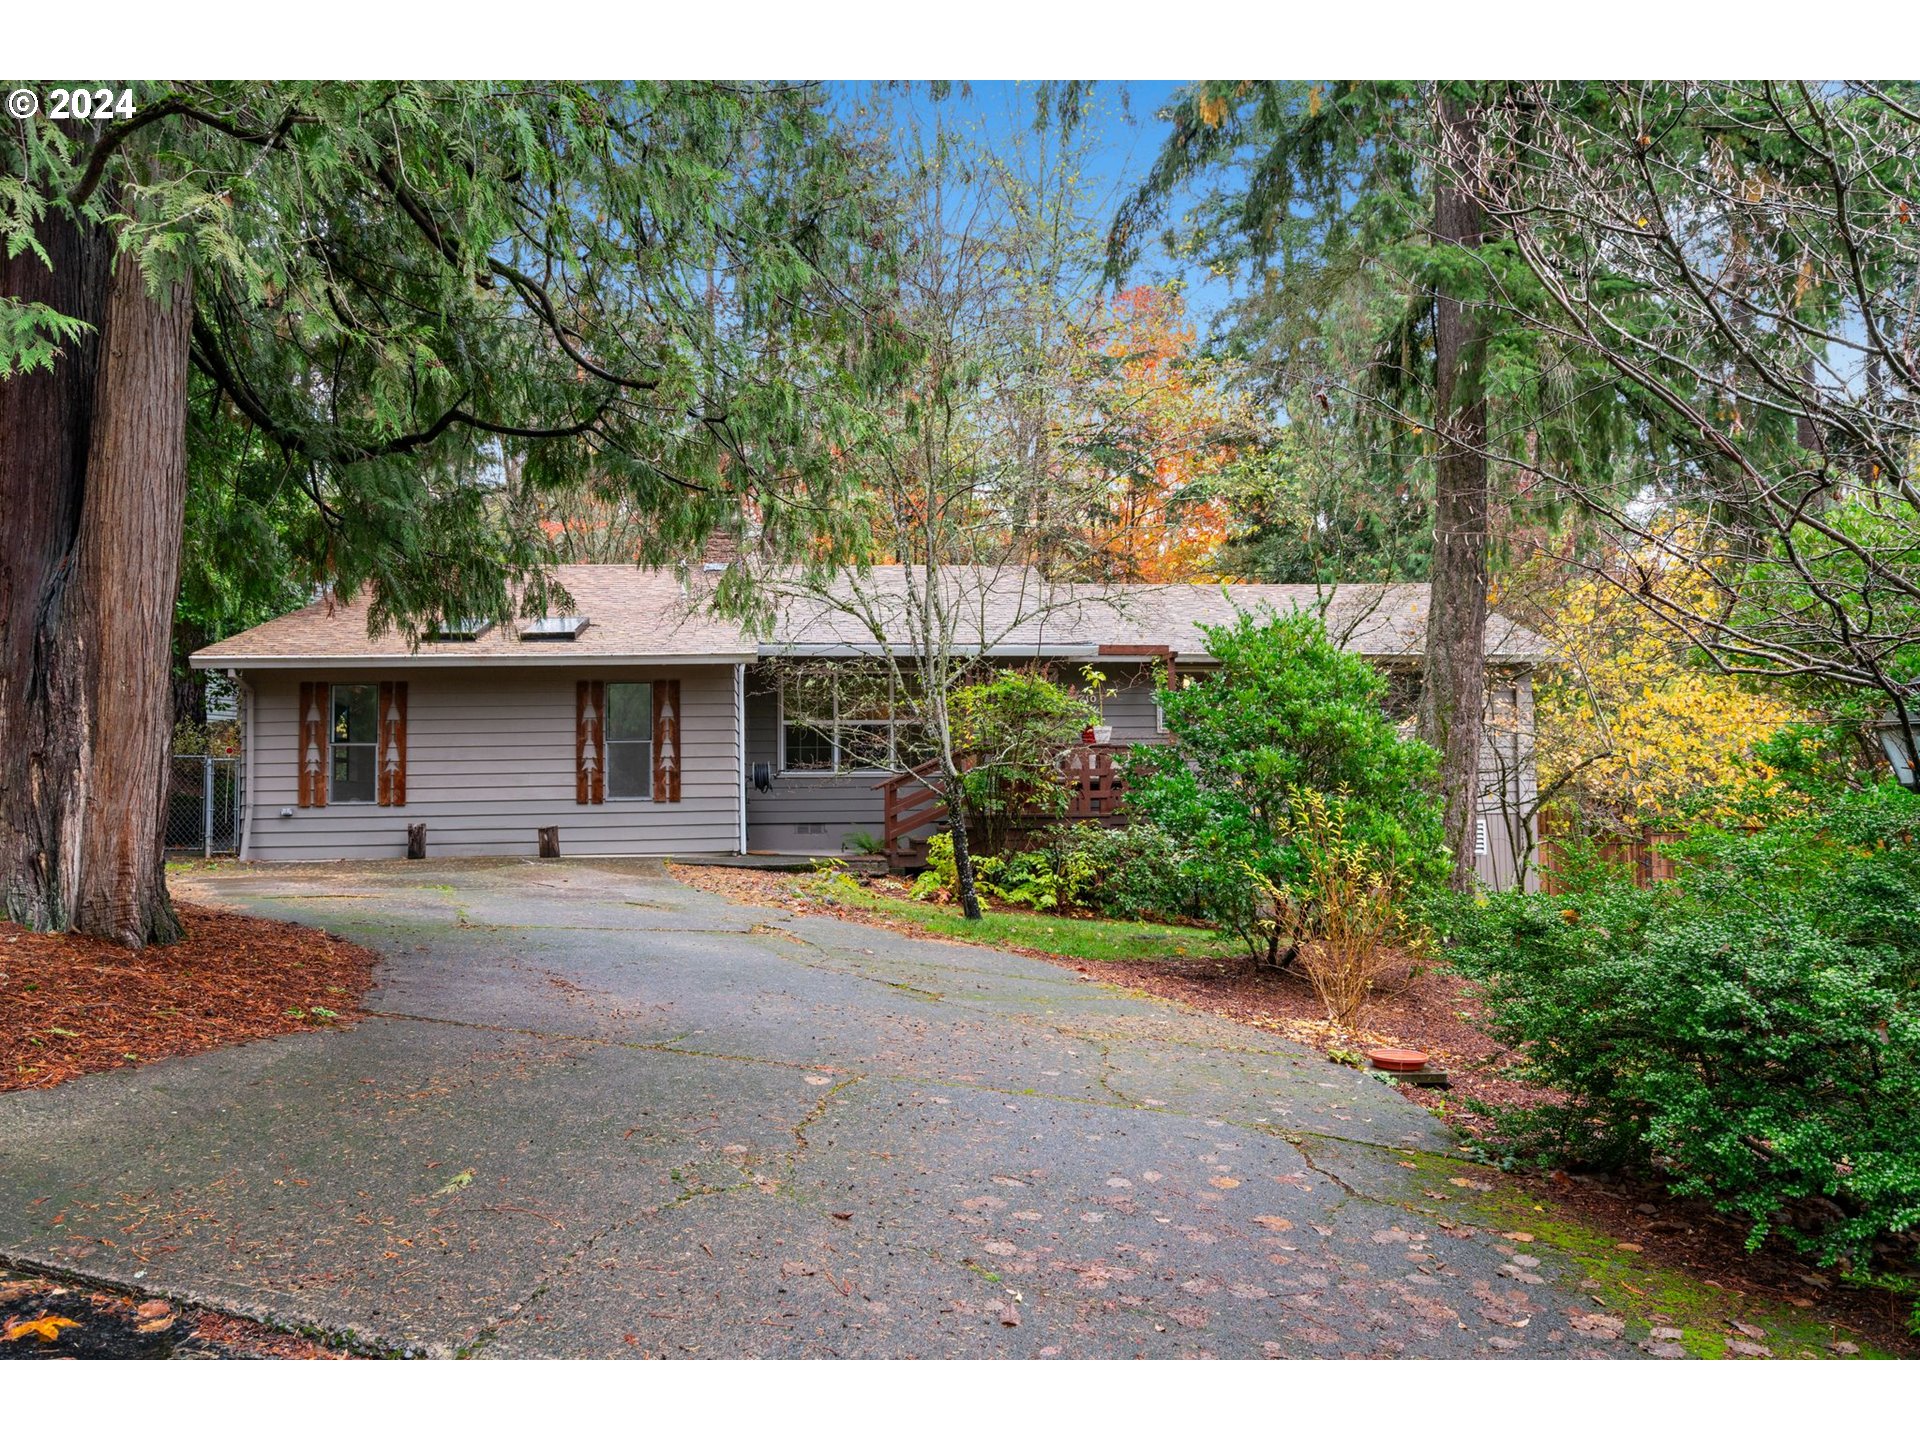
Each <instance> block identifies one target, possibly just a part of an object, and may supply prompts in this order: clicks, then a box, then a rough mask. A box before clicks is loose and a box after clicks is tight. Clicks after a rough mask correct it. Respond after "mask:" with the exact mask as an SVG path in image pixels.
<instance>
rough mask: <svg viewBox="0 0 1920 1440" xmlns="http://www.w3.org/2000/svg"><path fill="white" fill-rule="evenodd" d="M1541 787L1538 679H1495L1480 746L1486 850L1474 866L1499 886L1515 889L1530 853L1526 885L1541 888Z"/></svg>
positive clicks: (1487, 881) (1493, 885)
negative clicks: (1536, 760) (1536, 738)
mask: <svg viewBox="0 0 1920 1440" xmlns="http://www.w3.org/2000/svg"><path fill="white" fill-rule="evenodd" d="M1538 795H1539V788H1538V784H1537V782H1536V778H1535V773H1534V764H1533V679H1532V677H1531V676H1528V675H1519V676H1512V677H1506V678H1505V679H1504V680H1502V679H1496V680H1495V681H1494V683H1493V685H1492V688H1491V689H1490V690H1489V692H1488V704H1487V720H1486V730H1485V733H1484V735H1483V737H1482V740H1481V747H1480V819H1481V821H1482V822H1483V823H1484V824H1485V825H1486V829H1487V850H1486V853H1485V854H1476V855H1475V856H1474V865H1473V868H1474V871H1475V873H1476V874H1478V875H1479V877H1480V879H1481V881H1482V883H1484V884H1486V885H1487V886H1489V887H1490V888H1492V889H1495V890H1511V889H1512V888H1513V886H1514V883H1515V881H1516V879H1517V878H1518V876H1519V872H1520V863H1521V859H1522V857H1527V859H1528V870H1527V877H1526V888H1527V889H1529V890H1537V889H1539V888H1540V875H1539V872H1538V870H1537V869H1535V868H1534V866H1533V861H1534V859H1536V858H1537V856H1535V854H1534V852H1535V847H1536V844H1537V842H1538V838H1539V820H1538V816H1537V815H1535V813H1534V812H1535V810H1536V809H1537V799H1538Z"/></svg>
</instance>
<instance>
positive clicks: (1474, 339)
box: [1420, 98, 1488, 890]
mask: <svg viewBox="0 0 1920 1440" xmlns="http://www.w3.org/2000/svg"><path fill="white" fill-rule="evenodd" d="M1438 122H1439V135H1440V144H1441V146H1442V149H1443V154H1446V155H1447V156H1448V158H1449V160H1450V162H1451V163H1449V164H1445V165H1442V166H1441V167H1439V169H1440V178H1439V183H1438V184H1437V186H1436V189H1435V193H1434V238H1435V242H1436V243H1437V244H1440V245H1449V246H1455V247H1464V248H1469V249H1470V248H1474V247H1477V246H1478V245H1479V244H1480V242H1481V239H1482V236H1483V233H1484V231H1485V228H1486V218H1485V215H1484V214H1483V212H1482V211H1481V208H1480V205H1479V203H1478V201H1477V200H1475V198H1474V197H1473V194H1472V192H1471V191H1470V190H1469V189H1468V188H1467V182H1466V181H1465V179H1464V178H1462V177H1463V175H1465V174H1470V173H1471V165H1470V162H1471V157H1472V150H1473V142H1474V129H1475V126H1474V121H1473V120H1472V118H1471V117H1470V116H1469V115H1468V114H1467V112H1466V111H1465V109H1464V108H1463V107H1462V106H1461V105H1460V104H1459V102H1458V101H1456V100H1453V99H1451V98H1443V99H1442V100H1441V101H1440V103H1439V113H1438ZM1485 345H1486V342H1485V336H1484V335H1483V334H1482V332H1481V329H1480V326H1479V323H1478V321H1477V319H1476V318H1475V316H1474V313H1473V309H1472V307H1471V305H1470V304H1468V303H1467V302H1466V301H1465V300H1464V299H1463V298H1462V297H1460V296H1458V295H1455V294H1450V293H1448V290H1447V288H1446V287H1444V286H1443V287H1442V288H1440V289H1439V290H1437V291H1436V293H1435V295H1434V358H1435V378H1434V414H1435V428H1436V431H1437V435H1438V440H1439V454H1438V457H1437V459H1436V462H1435V467H1434V469H1435V495H1434V522H1433V567H1432V572H1431V587H1432V589H1431V593H1432V598H1431V601H1430V604H1429V608H1428V611H1427V653H1426V659H1425V662H1424V670H1425V675H1424V679H1425V683H1424V685H1423V686H1422V691H1421V698H1420V734H1421V737H1422V738H1423V739H1425V740H1426V741H1427V743H1428V744H1430V745H1432V746H1433V747H1434V748H1435V749H1436V750H1438V751H1439V752H1440V779H1441V785H1442V788H1443V790H1444V792H1445V795H1446V826H1447V840H1448V843H1449V844H1450V845H1452V846H1453V856H1454V865H1453V887H1454V888H1455V889H1456V890H1466V889H1469V888H1471V886H1472V885H1473V878H1474V868H1473V842H1474V821H1475V819H1476V818H1477V816H1478V812H1479V808H1480V746H1481V732H1482V728H1483V727H1482V719H1483V711H1484V707H1485V704H1486V688H1487V686H1486V636H1487V512H1488V494H1487V458H1486V440H1487V402H1486V393H1485V388H1484V385H1483V381H1484V372H1485V364H1486V350H1485Z"/></svg>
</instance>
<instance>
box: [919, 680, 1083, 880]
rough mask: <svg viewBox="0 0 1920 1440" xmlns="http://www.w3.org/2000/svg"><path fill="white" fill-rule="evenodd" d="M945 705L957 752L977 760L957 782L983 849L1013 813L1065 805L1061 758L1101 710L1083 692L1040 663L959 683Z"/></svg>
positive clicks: (1058, 809)
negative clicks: (1048, 672) (1051, 674)
mask: <svg viewBox="0 0 1920 1440" xmlns="http://www.w3.org/2000/svg"><path fill="white" fill-rule="evenodd" d="M948 711H949V714H950V716H951V719H952V723H953V744H954V752H955V753H956V754H959V755H964V756H966V757H967V758H968V759H969V760H970V761H971V762H972V765H971V768H970V769H968V770H967V772H966V773H965V774H964V775H963V776H962V777H961V781H960V783H961V786H962V787H963V788H964V790H965V792H966V801H967V809H968V812H969V813H970V814H971V815H972V816H974V817H975V818H976V819H977V820H978V821H979V822H980V825H981V829H982V832H983V839H984V842H985V843H984V845H983V846H982V848H983V849H986V850H992V849H995V848H998V842H999V840H1000V838H1001V835H1002V832H1003V831H1004V830H1005V827H1006V822H1007V821H1008V820H1009V819H1011V818H1012V817H1013V816H1015V815H1018V814H1031V813H1036V812H1037V813H1039V814H1042V815H1056V816H1057V815H1064V814H1065V813H1066V809H1067V805H1068V802H1069V801H1070V799H1071V796H1070V795H1069V793H1068V791H1067V788H1066V786H1065V785H1063V784H1062V783H1061V778H1060V762H1061V759H1062V758H1063V757H1064V756H1065V755H1066V753H1067V752H1068V751H1069V750H1071V749H1072V748H1073V747H1074V746H1076V745H1078V744H1080V743H1081V739H1080V737H1081V733H1082V732H1083V731H1084V730H1085V729H1086V728H1087V726H1089V725H1091V724H1093V723H1094V721H1095V720H1096V719H1097V718H1098V717H1097V716H1096V714H1095V713H1094V711H1093V710H1092V708H1091V707H1089V706H1088V705H1087V703H1086V702H1085V701H1084V700H1082V699H1081V698H1080V697H1079V696H1077V695H1073V694H1069V693H1068V692H1067V691H1066V690H1064V689H1062V688H1061V687H1060V686H1058V685H1056V684H1055V683H1054V682H1053V681H1052V680H1051V679H1049V678H1048V677H1047V676H1046V675H1045V674H1044V673H1042V672H1040V671H1037V670H1004V671H1001V672H999V673H997V674H995V675H994V676H993V678H992V679H990V680H984V681H981V682H980V683H978V684H974V685H966V686H962V687H961V688H960V689H958V690H955V691H954V692H953V696H952V699H951V701H950V702H949V706H948ZM971 833H972V832H971V831H969V834H971Z"/></svg>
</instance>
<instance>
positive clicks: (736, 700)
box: [733, 661, 747, 855]
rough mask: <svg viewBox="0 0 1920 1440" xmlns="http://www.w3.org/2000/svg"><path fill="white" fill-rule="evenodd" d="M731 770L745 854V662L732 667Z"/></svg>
mask: <svg viewBox="0 0 1920 1440" xmlns="http://www.w3.org/2000/svg"><path fill="white" fill-rule="evenodd" d="M733 724H734V734H733V768H734V773H735V774H737V775H738V776H739V777H740V848H739V849H738V850H736V851H735V852H734V853H735V854H736V855H744V854H746V853H747V666H746V662H745V661H741V662H740V663H739V664H737V665H735V666H734V667H733Z"/></svg>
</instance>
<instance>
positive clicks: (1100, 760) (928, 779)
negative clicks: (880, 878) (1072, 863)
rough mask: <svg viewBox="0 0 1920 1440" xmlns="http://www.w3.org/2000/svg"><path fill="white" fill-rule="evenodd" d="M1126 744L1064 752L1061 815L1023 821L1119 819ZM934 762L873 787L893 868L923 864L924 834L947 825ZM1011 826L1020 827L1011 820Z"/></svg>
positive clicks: (1044, 813) (967, 763)
mask: <svg viewBox="0 0 1920 1440" xmlns="http://www.w3.org/2000/svg"><path fill="white" fill-rule="evenodd" d="M1130 748H1132V747H1130V746H1127V745H1080V746H1076V747H1074V749H1072V750H1071V751H1069V752H1068V753H1067V757H1066V760H1065V762H1064V763H1063V764H1062V766H1061V775H1060V781H1061V784H1062V785H1064V786H1065V787H1066V789H1067V792H1068V795H1067V809H1066V813H1065V814H1064V815H1060V814H1057V813H1055V812H1053V811H1050V810H1040V809H1034V810H1032V811H1030V812H1028V813H1027V815H1026V816H1025V817H1024V818H1025V820H1026V822H1027V823H1028V824H1029V825H1035V826H1037V825H1045V824H1053V823H1056V822H1058V821H1088V820H1092V821H1099V822H1102V823H1111V822H1116V821H1123V820H1124V816H1123V814H1122V804H1121V802H1122V799H1123V797H1124V795H1125V791H1126V773H1125V769H1124V767H1123V766H1122V765H1121V763H1120V757H1121V756H1122V755H1124V754H1125V753H1126V752H1127V751H1128V750H1129V749H1130ZM973 765H974V762H973V761H972V760H971V759H967V760H963V761H962V762H961V769H962V770H971V769H972V768H973ZM937 771H938V762H936V761H932V760H929V761H927V762H926V763H925V764H922V765H917V766H915V767H914V768H913V769H911V770H906V771H903V772H901V773H900V774H898V775H889V776H888V777H887V778H886V779H885V780H882V781H881V782H880V783H879V784H877V785H875V786H874V787H873V788H874V789H876V790H879V791H882V792H884V793H883V795H882V797H881V798H882V806H883V821H882V830H881V840H882V842H883V844H884V845H885V847H886V854H887V862H888V864H889V865H891V866H892V868H894V869H895V870H905V869H910V868H912V867H913V866H916V865H919V864H921V863H922V862H924V861H925V859H926V856H927V836H928V835H929V834H931V833H932V831H933V830H935V829H936V828H938V827H939V826H940V825H942V824H944V823H945V822H946V818H947V801H946V797H945V796H944V795H943V794H941V793H940V790H939V788H938V787H937V784H936V782H935V781H934V779H933V777H934V775H935V774H936V773H937ZM1015 823H1016V828H1024V827H1023V826H1022V825H1021V822H1020V821H1019V820H1016V822H1015Z"/></svg>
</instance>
